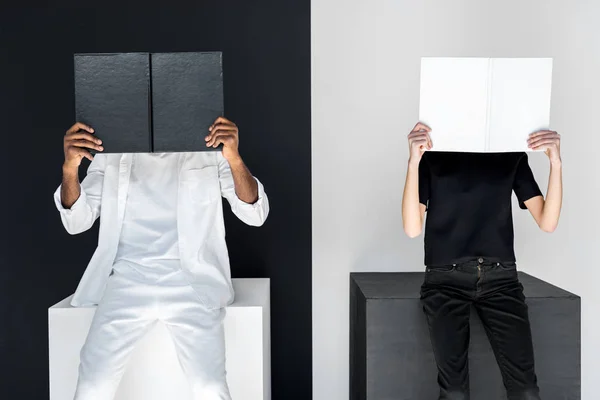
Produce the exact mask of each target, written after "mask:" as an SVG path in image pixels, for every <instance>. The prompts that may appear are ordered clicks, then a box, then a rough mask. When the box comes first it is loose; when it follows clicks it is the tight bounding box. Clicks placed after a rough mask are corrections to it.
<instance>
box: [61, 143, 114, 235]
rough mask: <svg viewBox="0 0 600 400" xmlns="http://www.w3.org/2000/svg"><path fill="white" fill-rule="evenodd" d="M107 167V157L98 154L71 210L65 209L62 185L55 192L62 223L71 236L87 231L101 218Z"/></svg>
mask: <svg viewBox="0 0 600 400" xmlns="http://www.w3.org/2000/svg"><path fill="white" fill-rule="evenodd" d="M105 165H106V160H105V156H103V155H100V154H98V155H96V156H95V157H94V161H92V163H91V164H90V166H89V168H88V171H87V175H86V177H85V179H84V180H83V181H82V182H81V194H80V195H79V198H78V199H77V201H75V203H73V205H72V206H71V208H65V207H64V206H63V204H62V198H61V189H62V185H60V186H59V187H58V189H56V191H55V192H54V203H55V205H56V208H57V209H58V211H59V213H60V218H61V221H62V223H63V226H64V227H65V230H66V231H67V232H68V233H70V234H71V235H76V234H78V233H82V232H85V231H87V230H88V229H90V228H91V227H92V226H93V225H94V222H95V221H96V219H97V218H98V217H99V216H100V208H101V203H102V186H103V181H104V168H105Z"/></svg>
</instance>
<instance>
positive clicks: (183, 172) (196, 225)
mask: <svg viewBox="0 0 600 400" xmlns="http://www.w3.org/2000/svg"><path fill="white" fill-rule="evenodd" d="M154 156H156V155H154ZM169 157H170V156H169ZM173 157H175V158H177V164H178V167H177V170H178V173H177V177H176V178H177V207H176V210H177V211H176V213H177V218H176V221H177V233H178V240H177V242H178V246H177V247H178V250H179V259H180V264H181V269H182V270H183V275H184V276H185V278H186V280H187V282H188V283H189V284H190V285H191V286H192V287H193V288H194V290H195V291H196V293H197V294H198V297H199V299H200V301H201V302H202V303H204V305H205V306H206V307H207V308H209V309H216V308H222V307H224V306H226V305H227V304H230V303H231V301H233V286H232V285H231V272H230V268H229V255H228V252H227V244H226V240H225V224H224V221H223V202H222V201H221V197H224V198H225V199H227V202H228V203H229V205H230V206H231V211H232V212H233V214H235V215H236V216H237V217H238V218H239V219H240V220H241V221H242V222H244V223H246V224H248V225H251V226H261V225H262V224H263V223H264V222H265V220H266V219H267V215H268V214H269V202H268V199H267V196H266V193H265V191H264V188H263V185H262V184H261V183H260V181H259V180H258V179H256V182H257V184H258V200H257V201H256V202H255V203H254V204H248V203H245V202H243V201H242V200H241V199H239V198H238V197H237V195H236V192H235V184H234V180H233V176H232V172H231V168H230V166H229V163H228V162H227V160H225V158H224V157H223V155H222V154H221V152H197V153H175V154H173ZM132 167H133V155H132V154H97V155H96V156H95V157H94V161H92V163H91V164H90V167H89V168H88V173H87V176H86V177H85V179H84V180H83V181H82V182H81V195H80V197H79V199H77V201H76V202H75V203H74V204H73V206H72V207H71V208H70V209H65V208H64V207H62V202H61V198H60V194H61V188H60V187H58V188H57V190H56V191H55V192H54V200H55V204H56V207H57V208H58V210H59V211H60V216H61V220H62V223H63V225H64V226H65V229H66V230H67V232H69V233H70V234H73V235H75V234H78V233H81V232H84V231H86V230H88V229H90V228H91V227H92V226H93V225H94V221H96V219H98V218H99V219H100V227H99V228H100V229H99V232H98V247H97V248H96V251H95V252H94V255H93V256H92V259H91V260H90V262H89V264H88V266H87V268H86V270H85V272H84V274H83V276H82V278H81V280H80V282H79V285H78V287H77V290H76V291H75V295H74V296H73V300H72V301H71V304H72V305H73V306H76V307H77V306H84V305H93V304H98V302H99V301H100V299H101V298H102V295H103V293H104V289H105V287H106V283H107V281H108V276H109V275H110V272H111V271H112V270H113V267H114V262H115V260H116V256H117V253H118V248H119V245H120V242H121V232H122V228H123V225H124V221H125V211H126V208H127V199H128V197H129V198H131V197H130V196H131V195H132V191H130V188H129V185H130V184H131V183H132V182H131V177H132V176H131V175H132V174H131V173H132ZM134 186H135V184H134ZM165 243H166V242H165ZM166 247H168V245H165V246H163V248H166ZM163 258H164V254H163Z"/></svg>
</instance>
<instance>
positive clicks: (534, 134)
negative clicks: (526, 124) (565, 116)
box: [529, 129, 556, 138]
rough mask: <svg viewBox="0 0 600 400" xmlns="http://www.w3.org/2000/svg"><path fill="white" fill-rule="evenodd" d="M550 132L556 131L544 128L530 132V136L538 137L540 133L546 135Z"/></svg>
mask: <svg viewBox="0 0 600 400" xmlns="http://www.w3.org/2000/svg"><path fill="white" fill-rule="evenodd" d="M548 133H556V132H554V131H550V130H547V129H542V130H540V131H537V132H533V133H530V134H529V138H535V137H538V136H540V135H545V134H548Z"/></svg>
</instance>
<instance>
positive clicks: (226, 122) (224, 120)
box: [208, 117, 235, 131]
mask: <svg viewBox="0 0 600 400" xmlns="http://www.w3.org/2000/svg"><path fill="white" fill-rule="evenodd" d="M219 124H223V125H227V126H235V124H234V123H233V122H231V121H230V120H228V119H227V118H225V117H219V118H217V119H216V120H215V122H213V124H212V125H211V126H210V127H209V128H208V130H209V131H212V130H213V129H214V128H215V126H216V125H219Z"/></svg>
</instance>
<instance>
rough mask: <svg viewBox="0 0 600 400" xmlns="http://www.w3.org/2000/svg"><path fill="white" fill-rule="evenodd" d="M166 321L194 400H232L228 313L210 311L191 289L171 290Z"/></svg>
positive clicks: (220, 310)
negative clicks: (227, 358) (228, 375)
mask: <svg viewBox="0 0 600 400" xmlns="http://www.w3.org/2000/svg"><path fill="white" fill-rule="evenodd" d="M170 293H171V295H169V296H168V297H167V298H165V299H164V304H165V308H164V311H165V312H164V314H163V318H162V319H163V321H164V322H165V325H166V326H167V328H168V329H169V331H170V332H171V337H172V339H173V343H174V345H175V349H176V351H177V356H178V358H179V362H180V364H181V368H182V370H183V372H184V373H185V374H186V376H187V377H188V379H189V381H190V385H191V387H192V393H193V395H194V400H231V397H230V394H229V388H228V386H227V380H226V372H225V332H224V329H223V318H224V317H225V309H219V310H207V309H206V308H204V307H203V306H202V304H201V303H200V301H199V300H198V298H197V295H196V293H195V292H194V290H193V289H192V288H191V287H190V286H189V285H186V286H179V287H172V288H170Z"/></svg>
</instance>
